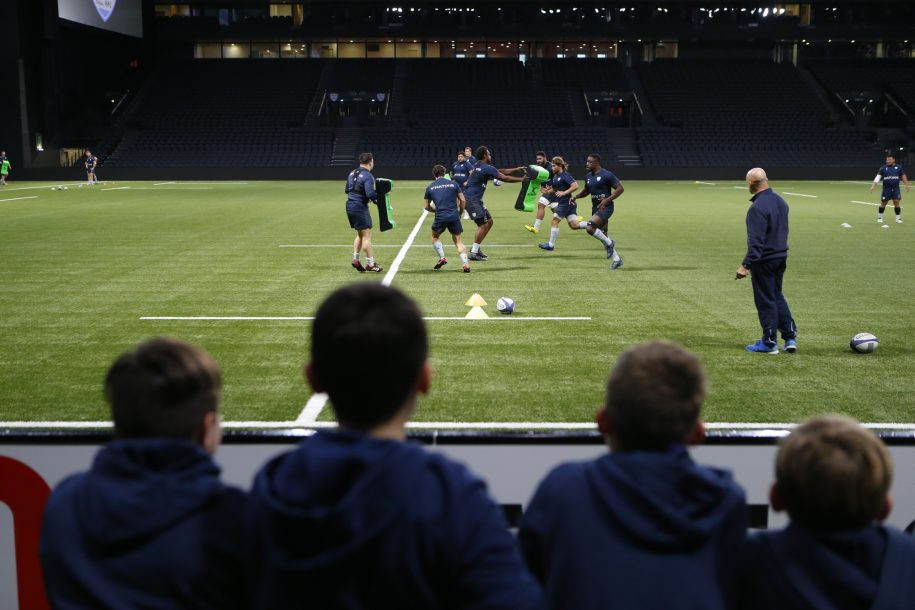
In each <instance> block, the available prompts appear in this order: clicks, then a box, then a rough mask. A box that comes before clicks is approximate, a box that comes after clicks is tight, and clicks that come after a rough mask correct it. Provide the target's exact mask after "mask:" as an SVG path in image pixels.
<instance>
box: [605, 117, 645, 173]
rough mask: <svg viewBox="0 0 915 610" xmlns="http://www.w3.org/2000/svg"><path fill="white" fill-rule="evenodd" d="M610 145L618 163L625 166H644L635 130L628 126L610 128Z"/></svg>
mask: <svg viewBox="0 0 915 610" xmlns="http://www.w3.org/2000/svg"><path fill="white" fill-rule="evenodd" d="M608 131H609V138H608V139H609V140H610V145H611V147H612V148H613V154H614V155H615V156H616V164H617V165H622V166H623V167H642V155H640V154H639V147H638V143H637V142H636V138H635V130H633V129H629V128H628V127H620V128H615V129H609V130H608Z"/></svg>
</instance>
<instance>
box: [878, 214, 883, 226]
mask: <svg viewBox="0 0 915 610" xmlns="http://www.w3.org/2000/svg"><path fill="white" fill-rule="evenodd" d="M877 224H878V225H882V224H883V218H882V217H880V216H878V217H877Z"/></svg>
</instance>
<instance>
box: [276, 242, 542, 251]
mask: <svg viewBox="0 0 915 610" xmlns="http://www.w3.org/2000/svg"><path fill="white" fill-rule="evenodd" d="M442 245H443V246H445V247H446V248H449V247H451V246H450V245H449V244H446V243H444V242H442ZM279 247H280V248H352V247H353V244H352V243H349V244H283V245H281V246H279ZM372 247H373V248H402V247H403V246H398V245H397V244H372ZM410 247H411V248H428V247H429V244H410ZM530 247H531V244H490V243H489V242H487V243H486V248H487V249H488V248H530Z"/></svg>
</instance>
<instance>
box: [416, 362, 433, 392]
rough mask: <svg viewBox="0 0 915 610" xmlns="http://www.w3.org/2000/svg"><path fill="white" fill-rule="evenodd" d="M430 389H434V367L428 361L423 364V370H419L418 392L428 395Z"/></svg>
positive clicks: (417, 379)
mask: <svg viewBox="0 0 915 610" xmlns="http://www.w3.org/2000/svg"><path fill="white" fill-rule="evenodd" d="M430 387H432V365H431V364H429V361H428V360H426V361H425V362H423V368H421V369H420V370H419V377H417V378H416V392H417V393H418V394H428V393H429V388H430Z"/></svg>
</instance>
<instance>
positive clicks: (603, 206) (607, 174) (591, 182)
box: [572, 154, 625, 270]
mask: <svg viewBox="0 0 915 610" xmlns="http://www.w3.org/2000/svg"><path fill="white" fill-rule="evenodd" d="M585 168H586V169H587V170H588V172H587V173H586V174H585V188H583V189H582V190H581V192H580V193H578V194H577V195H575V197H573V198H572V201H575V200H577V199H581V198H582V197H585V196H587V195H591V220H589V221H582V222H581V223H580V224H579V228H580V229H587V231H588V233H589V234H590V235H592V236H594V238H595V239H597V240H598V241H600V242H601V243H602V244H604V249H605V250H606V251H607V258H612V259H613V263H611V264H610V269H614V270H615V269H619V268H620V267H622V266H623V259H621V258H620V255H619V252H617V251H616V242H615V241H613V240H612V239H610V237H609V236H608V235H606V233H605V231H606V229H607V222H608V221H609V220H610V217H611V216H613V205H614V204H613V201H614V200H615V199H616V198H617V197H619V196H620V195H622V194H623V190H625V189H623V184H622V183H621V182H620V180H619V178H617V177H616V176H615V175H614V174H613V172H611V171H610V170H607V169H604V168H602V167H601V166H600V155H598V154H590V155H588V160H587V162H586V164H585ZM601 229H603V231H602V230H601Z"/></svg>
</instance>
